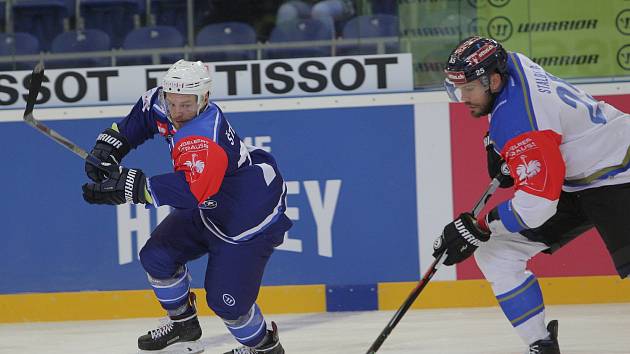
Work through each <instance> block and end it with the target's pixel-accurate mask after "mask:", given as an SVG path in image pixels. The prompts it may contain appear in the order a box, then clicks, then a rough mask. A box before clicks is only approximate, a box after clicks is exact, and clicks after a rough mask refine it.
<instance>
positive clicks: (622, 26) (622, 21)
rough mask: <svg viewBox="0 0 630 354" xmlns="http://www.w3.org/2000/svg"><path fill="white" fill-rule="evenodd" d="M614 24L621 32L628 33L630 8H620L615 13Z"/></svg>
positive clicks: (629, 31)
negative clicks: (619, 10)
mask: <svg viewBox="0 0 630 354" xmlns="http://www.w3.org/2000/svg"><path fill="white" fill-rule="evenodd" d="M615 25H617V30H618V31H619V32H621V34H625V35H630V9H625V10H622V11H621V12H619V14H617V18H616V19H615Z"/></svg>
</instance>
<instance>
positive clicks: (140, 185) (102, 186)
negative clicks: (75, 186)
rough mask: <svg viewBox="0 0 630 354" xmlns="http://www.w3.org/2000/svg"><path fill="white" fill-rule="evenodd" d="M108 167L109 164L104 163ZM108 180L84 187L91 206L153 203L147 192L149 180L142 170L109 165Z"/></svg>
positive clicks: (84, 196)
mask: <svg viewBox="0 0 630 354" xmlns="http://www.w3.org/2000/svg"><path fill="white" fill-rule="evenodd" d="M103 165H105V166H106V165H107V163H103ZM108 169H109V170H110V171H109V172H108V173H107V174H108V176H109V177H108V178H107V179H106V180H105V181H103V182H101V183H86V184H84V185H83V187H82V189H83V199H85V201H86V202H88V203H90V204H111V205H118V204H125V203H127V202H129V203H134V204H149V203H152V202H153V201H152V199H151V195H150V194H149V192H148V191H147V179H146V177H145V176H144V173H143V172H142V170H138V169H129V168H125V167H122V166H119V165H109V166H108Z"/></svg>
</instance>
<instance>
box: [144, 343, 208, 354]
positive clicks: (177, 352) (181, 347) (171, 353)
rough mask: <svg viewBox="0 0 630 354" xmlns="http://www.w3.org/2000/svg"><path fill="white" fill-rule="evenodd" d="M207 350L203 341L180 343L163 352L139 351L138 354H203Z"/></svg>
mask: <svg viewBox="0 0 630 354" xmlns="http://www.w3.org/2000/svg"><path fill="white" fill-rule="evenodd" d="M205 349H206V347H205V346H204V345H203V343H202V342H201V341H194V342H179V343H175V344H172V345H169V346H168V347H166V348H164V349H162V350H138V354H198V353H203V351H204V350H205Z"/></svg>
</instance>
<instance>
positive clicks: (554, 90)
mask: <svg viewBox="0 0 630 354" xmlns="http://www.w3.org/2000/svg"><path fill="white" fill-rule="evenodd" d="M508 71H509V80H508V82H507V87H505V89H504V90H503V91H502V92H501V94H500V95H499V97H498V98H497V100H496V102H495V107H494V110H493V112H492V115H491V117H492V118H491V128H490V138H491V139H492V141H493V142H494V143H495V146H496V147H497V149H498V150H499V151H500V150H501V149H502V148H503V146H504V144H505V143H506V142H507V141H509V140H510V139H512V138H514V137H515V136H517V135H519V134H522V133H524V132H527V131H536V130H538V131H543V130H552V131H554V132H555V133H557V134H559V135H560V136H561V138H562V140H561V143H560V151H561V153H562V157H563V159H564V162H565V167H566V174H565V183H564V185H563V190H565V191H577V190H582V189H586V188H593V187H597V186H603V185H611V184H621V183H628V182H630V170H629V167H630V116H629V115H628V114H626V113H624V112H621V111H619V110H617V109H616V108H614V107H613V106H611V105H609V104H607V103H605V102H602V101H599V102H598V101H596V100H595V99H593V97H591V96H590V95H589V94H588V93H586V92H584V91H582V90H580V89H578V88H576V87H575V86H573V85H571V84H569V83H567V82H566V81H564V80H562V79H559V78H557V77H555V76H553V75H551V74H549V73H548V72H546V71H545V70H544V69H543V68H541V67H540V66H539V65H538V64H536V63H534V62H533V61H532V60H531V59H529V58H527V57H526V56H524V55H522V54H519V53H510V54H509V60H508ZM508 116H509V117H508ZM498 121H502V122H501V123H500V124H495V123H499V122H498Z"/></svg>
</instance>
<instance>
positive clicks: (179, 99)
mask: <svg viewBox="0 0 630 354" xmlns="http://www.w3.org/2000/svg"><path fill="white" fill-rule="evenodd" d="M166 104H167V105H168V112H169V115H170V118H171V121H172V122H173V125H174V126H175V128H177V129H179V128H181V127H182V126H184V124H186V123H188V122H189V121H191V120H192V119H193V118H195V117H196V116H197V112H198V111H199V106H198V105H197V96H196V95H184V94H181V93H168V92H167V93H166Z"/></svg>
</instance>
